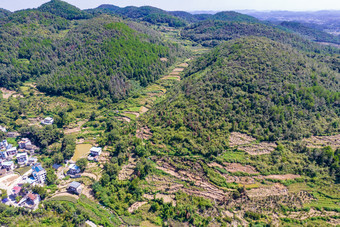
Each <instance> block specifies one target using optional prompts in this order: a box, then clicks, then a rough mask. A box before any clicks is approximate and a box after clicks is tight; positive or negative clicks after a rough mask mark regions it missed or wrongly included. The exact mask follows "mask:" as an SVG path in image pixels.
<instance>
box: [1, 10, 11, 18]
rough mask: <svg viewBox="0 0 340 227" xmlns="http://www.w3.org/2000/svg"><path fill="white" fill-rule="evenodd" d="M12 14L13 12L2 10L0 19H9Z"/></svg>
mask: <svg viewBox="0 0 340 227" xmlns="http://www.w3.org/2000/svg"><path fill="white" fill-rule="evenodd" d="M10 14H11V11H8V10H6V9H1V8H0V18H4V17H7V16H9V15H10Z"/></svg>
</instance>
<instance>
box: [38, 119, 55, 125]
mask: <svg viewBox="0 0 340 227" xmlns="http://www.w3.org/2000/svg"><path fill="white" fill-rule="evenodd" d="M53 121H54V120H53V118H52V117H46V118H45V119H44V120H42V121H41V124H43V125H51V124H53Z"/></svg>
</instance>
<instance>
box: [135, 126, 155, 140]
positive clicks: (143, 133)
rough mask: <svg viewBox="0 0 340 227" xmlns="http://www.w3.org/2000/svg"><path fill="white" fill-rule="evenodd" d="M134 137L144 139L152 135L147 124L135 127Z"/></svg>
mask: <svg viewBox="0 0 340 227" xmlns="http://www.w3.org/2000/svg"><path fill="white" fill-rule="evenodd" d="M136 137H137V138H140V139H144V140H148V139H150V138H151V137H152V132H151V131H150V129H149V128H148V127H147V126H144V127H142V128H139V129H137V131H136Z"/></svg>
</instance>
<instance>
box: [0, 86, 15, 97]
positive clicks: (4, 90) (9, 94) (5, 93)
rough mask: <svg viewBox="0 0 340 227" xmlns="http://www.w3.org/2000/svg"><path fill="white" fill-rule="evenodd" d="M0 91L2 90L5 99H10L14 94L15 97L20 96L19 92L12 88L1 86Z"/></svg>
mask: <svg viewBox="0 0 340 227" xmlns="http://www.w3.org/2000/svg"><path fill="white" fill-rule="evenodd" d="M0 91H1V92H2V97H3V98H4V99H8V98H9V97H11V96H13V97H17V96H19V94H17V92H16V91H11V90H8V89H6V88H0Z"/></svg>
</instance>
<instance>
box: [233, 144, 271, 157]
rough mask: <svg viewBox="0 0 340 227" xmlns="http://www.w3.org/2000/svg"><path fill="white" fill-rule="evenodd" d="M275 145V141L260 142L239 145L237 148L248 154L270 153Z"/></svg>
mask: <svg viewBox="0 0 340 227" xmlns="http://www.w3.org/2000/svg"><path fill="white" fill-rule="evenodd" d="M276 147H277V145H276V144H275V143H268V142H261V143H255V144H249V145H242V146H239V147H238V148H237V149H238V150H241V151H245V152H247V153H248V154H250V155H263V154H270V153H271V152H273V151H274V150H275V148H276Z"/></svg>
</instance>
